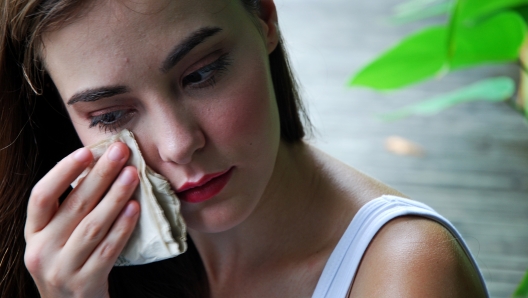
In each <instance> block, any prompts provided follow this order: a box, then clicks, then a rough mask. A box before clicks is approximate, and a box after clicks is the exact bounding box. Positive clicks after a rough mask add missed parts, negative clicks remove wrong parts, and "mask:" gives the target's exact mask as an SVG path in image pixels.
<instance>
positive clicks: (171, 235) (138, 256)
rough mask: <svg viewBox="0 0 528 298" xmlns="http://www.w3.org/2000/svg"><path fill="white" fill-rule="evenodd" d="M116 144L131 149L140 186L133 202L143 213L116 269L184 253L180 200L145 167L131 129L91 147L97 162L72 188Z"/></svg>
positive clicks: (183, 231)
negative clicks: (119, 143)
mask: <svg viewBox="0 0 528 298" xmlns="http://www.w3.org/2000/svg"><path fill="white" fill-rule="evenodd" d="M116 141H121V142H123V143H125V144H126V145H127V146H128V148H130V158H129V159H128V162H127V165H132V166H134V167H136V169H137V170H138V174H139V186H138V188H137V189H136V191H135V193H134V195H133V199H135V200H137V201H138V202H139V204H140V206H141V212H140V215H139V220H138V223H137V225H136V228H135V229H134V231H133V232H132V235H131V236H130V239H129V240H128V243H127V244H126V246H125V248H124V249H123V251H122V252H121V255H120V256H119V258H118V259H117V262H116V263H115V266H128V265H141V264H147V263H152V262H156V261H161V260H164V259H168V258H172V257H175V256H177V255H179V254H182V253H183V252H185V250H186V249H187V243H186V226H185V223H184V221H183V218H182V216H181V215H180V201H179V200H178V198H177V197H176V195H175V194H174V192H173V191H172V189H171V187H170V184H169V182H168V181H167V180H166V179H165V178H164V177H163V176H161V175H159V174H157V173H155V172H154V171H152V169H150V168H149V167H148V166H147V165H146V164H145V160H144V159H143V156H142V155H141V152H140V151H139V147H138V144H137V142H136V140H135V139H134V135H133V134H132V132H130V131H129V130H126V129H125V130H123V131H121V132H120V133H119V134H116V135H114V136H112V137H110V138H109V139H106V140H103V141H101V142H99V143H97V144H95V145H92V146H89V147H88V148H89V149H90V150H91V151H92V154H93V155H94V163H93V164H92V165H91V166H90V167H89V168H87V169H86V170H85V171H84V172H83V173H82V174H81V175H80V176H79V177H78V178H77V179H76V180H75V181H74V182H73V183H72V187H76V186H77V184H78V183H79V182H80V180H81V179H82V178H83V177H85V176H86V175H87V174H88V172H89V171H90V170H91V169H92V167H93V165H95V162H96V161H97V160H98V159H99V158H100V157H101V156H102V155H103V153H104V152H105V151H106V149H108V147H109V146H110V145H111V144H113V143H114V142H116Z"/></svg>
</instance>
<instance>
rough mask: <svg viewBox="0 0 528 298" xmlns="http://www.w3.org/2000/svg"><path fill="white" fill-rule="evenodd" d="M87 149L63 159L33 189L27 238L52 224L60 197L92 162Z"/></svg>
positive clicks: (29, 206)
mask: <svg viewBox="0 0 528 298" xmlns="http://www.w3.org/2000/svg"><path fill="white" fill-rule="evenodd" d="M92 159H93V156H92V153H91V152H90V150H88V149H87V148H80V149H78V150H77V151H75V152H73V153H72V154H70V155H68V156H67V157H65V158H64V159H62V160H61V161H60V162H59V163H58V164H57V165H56V166H55V167H54V168H53V169H51V171H49V172H48V173H47V174H46V175H45V176H44V177H43V178H42V179H41V180H40V181H39V182H38V183H37V184H36V185H35V187H34V188H33V190H32V192H31V196H30V198H29V203H28V209H27V220H26V227H25V235H26V238H27V237H28V236H29V235H32V234H34V233H36V232H39V231H40V230H42V229H43V228H44V227H46V225H47V224H48V223H49V222H50V220H51V219H52V217H53V216H54V214H55V212H56V211H57V208H58V205H59V197H60V196H61V195H62V194H63V193H64V192H65V191H66V190H67V189H68V187H69V186H70V184H71V182H72V181H73V180H75V178H77V177H78V176H79V175H80V174H81V173H82V171H84V169H86V167H88V165H89V164H90V163H91V162H92Z"/></svg>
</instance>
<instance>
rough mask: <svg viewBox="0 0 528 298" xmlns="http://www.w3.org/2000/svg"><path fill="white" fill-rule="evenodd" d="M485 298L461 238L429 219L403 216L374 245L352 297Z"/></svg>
mask: <svg viewBox="0 0 528 298" xmlns="http://www.w3.org/2000/svg"><path fill="white" fill-rule="evenodd" d="M395 293H398V294H397V296H404V297H415V296H416V297H418V296H420V297H436V296H441V297H445V296H449V297H467V295H468V294H471V297H486V293H485V289H484V287H483V285H482V282H481V280H480V276H479V273H478V271H477V269H476V268H475V267H474V265H473V264H472V262H471V260H470V256H468V255H467V254H466V252H465V250H464V249H463V248H462V246H461V244H460V243H459V241H458V240H457V239H456V237H455V236H454V235H453V234H452V233H451V232H450V231H448V230H447V229H446V228H445V227H444V226H443V225H441V224H439V223H438V222H436V221H433V220H431V219H428V218H424V217H419V216H403V217H398V218H395V219H393V220H391V221H389V222H388V223H387V224H385V225H384V226H383V227H382V228H381V229H380V230H379V231H378V233H377V234H376V236H375V237H374V238H373V240H372V241H371V242H370V244H369V246H368V249H367V250H366V252H365V254H364V256H363V259H362V261H361V264H360V267H359V268H358V271H357V274H356V276H355V279H354V281H353V287H352V291H351V294H350V297H356V296H357V297H371V296H376V297H394V295H395Z"/></svg>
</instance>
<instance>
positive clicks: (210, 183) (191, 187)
mask: <svg viewBox="0 0 528 298" xmlns="http://www.w3.org/2000/svg"><path fill="white" fill-rule="evenodd" d="M232 172H233V168H229V170H227V171H224V172H220V173H213V174H208V175H205V176H203V177H202V178H201V179H200V180H198V181H197V182H186V183H184V184H183V185H182V186H181V187H180V188H179V189H178V191H177V192H176V195H177V196H178V198H179V199H180V200H182V201H185V202H189V203H200V202H203V201H207V200H209V199H210V198H212V197H214V196H215V195H217V194H218V193H219V192H220V191H222V189H224V186H225V185H226V184H227V182H229V179H230V178H231V173H232Z"/></svg>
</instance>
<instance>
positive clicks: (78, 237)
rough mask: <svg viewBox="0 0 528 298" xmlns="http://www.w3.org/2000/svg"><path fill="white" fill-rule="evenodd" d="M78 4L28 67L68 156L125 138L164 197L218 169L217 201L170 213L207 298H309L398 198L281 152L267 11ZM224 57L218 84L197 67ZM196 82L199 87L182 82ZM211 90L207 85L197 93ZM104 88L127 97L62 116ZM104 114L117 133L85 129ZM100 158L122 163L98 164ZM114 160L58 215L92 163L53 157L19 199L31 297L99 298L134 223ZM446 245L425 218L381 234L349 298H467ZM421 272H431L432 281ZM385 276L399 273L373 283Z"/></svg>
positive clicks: (298, 148) (299, 153)
mask: <svg viewBox="0 0 528 298" xmlns="http://www.w3.org/2000/svg"><path fill="white" fill-rule="evenodd" d="M93 4H94V5H91V6H89V8H86V11H84V13H83V14H82V16H81V17H79V18H78V19H77V20H76V21H75V22H73V23H70V24H67V25H65V26H64V27H63V28H61V29H59V30H57V31H53V32H49V33H47V34H46V35H45V36H44V47H43V52H42V57H43V62H44V64H45V66H46V69H47V71H48V73H49V74H50V76H51V78H52V79H53V82H54V83H55V85H56V86H57V89H58V91H59V93H60V95H61V97H62V99H63V101H64V103H65V106H66V108H67V110H68V113H69V114H70V117H71V119H72V122H73V124H74V126H75V128H76V130H77V133H78V134H79V137H80V138H81V140H82V142H83V143H84V144H85V145H89V144H92V143H95V142H97V141H100V140H102V139H105V138H107V137H109V136H110V135H112V134H113V133H115V132H116V131H118V130H121V129H123V128H128V129H130V130H132V131H133V132H134V134H135V136H136V138H137V140H138V144H139V146H140V149H141V151H142V152H143V155H144V157H145V159H146V162H147V164H148V165H149V166H150V167H151V168H153V169H154V170H155V171H157V172H159V173H160V174H162V175H164V176H165V177H167V178H168V179H169V181H170V183H171V185H172V187H173V188H174V189H178V188H180V187H181V186H182V185H183V184H184V183H185V182H187V181H196V180H197V179H199V178H200V177H201V176H203V175H205V174H210V173H216V172H221V171H225V170H227V169H230V168H233V174H232V177H231V179H230V180H229V182H228V184H227V185H226V187H225V188H224V189H223V190H222V191H221V192H220V193H219V194H218V195H217V196H215V197H214V198H212V199H210V200H208V201H205V202H202V203H187V202H182V214H183V216H184V218H185V220H186V222H187V224H188V227H189V233H190V235H191V237H192V238H193V240H194V242H195V244H196V246H197V249H198V251H199V253H200V256H201V258H202V260H203V263H204V265H205V269H206V272H207V275H208V280H209V286H210V289H211V296H212V297H264V296H265V297H269V296H277V297H310V296H311V294H312V293H313V290H314V289H315V285H316V284H317V281H318V278H319V276H320V274H321V272H322V270H323V267H324V265H325V263H326V261H327V259H328V257H329V255H330V253H331V252H332V250H333V248H334V247H335V245H336V244H337V242H338V241H339V239H340V238H341V236H342V234H343V232H344V231H345V229H346V228H347V226H348V224H349V223H350V221H351V219H352V218H353V216H354V215H355V214H356V212H357V211H358V210H359V209H360V208H361V206H362V205H364V204H365V203H366V202H368V201H369V200H371V199H373V198H376V197H379V196H381V195H383V194H394V195H400V196H402V195H401V194H400V193H398V192H397V191H395V190H392V189H390V188H388V187H387V186H385V185H383V184H381V183H379V182H377V181H375V180H373V179H371V178H369V177H367V176H365V175H363V174H361V173H359V172H358V171H356V170H354V169H352V168H350V167H348V166H346V165H344V164H343V163H341V162H339V161H337V160H335V159H333V158H331V157H329V156H327V155H326V154H324V153H322V152H320V151H319V150H317V149H315V148H313V147H311V146H309V145H307V144H305V143H303V142H300V143H298V144H293V145H292V144H287V143H285V142H283V141H282V140H281V139H280V132H279V122H278V121H279V119H278V112H277V107H276V104H275V95H274V93H273V86H272V83H271V77H270V71H269V66H268V62H267V61H268V60H267V55H268V54H269V53H271V52H272V51H273V50H274V49H275V47H276V45H277V41H278V31H277V30H278V29H277V25H276V24H277V13H276V9H275V5H274V3H273V1H272V0H264V1H262V10H261V13H260V15H259V17H260V19H257V20H256V21H255V19H252V18H251V17H250V16H249V14H248V13H247V12H246V11H245V10H244V8H243V7H242V5H241V4H240V3H239V1H237V0H224V1H219V0H181V1H169V2H167V1H160V0H145V1H95V2H94V3H93ZM212 27H215V28H216V27H218V28H221V31H219V33H217V34H215V35H213V36H212V37H210V38H207V39H206V40H204V42H203V43H201V44H200V45H198V46H197V47H196V48H194V49H193V50H191V51H190V52H189V53H188V54H187V55H186V56H185V57H184V58H183V59H182V60H181V61H180V62H179V63H178V64H176V65H175V66H174V67H172V68H170V69H167V70H165V71H162V70H160V65H163V61H165V59H166V57H167V55H168V53H170V52H171V50H172V49H173V48H174V46H175V45H177V44H179V43H181V42H182V41H183V40H185V39H186V38H187V37H188V35H189V32H196V30H198V29H200V28H212ZM224 54H227V57H228V61H229V63H227V65H224V66H225V69H222V70H218V69H217V70H214V71H212V72H205V74H204V71H203V67H204V66H206V65H211V64H212V63H215V61H219V60H221V57H223V55H224ZM200 71H201V75H200V76H198V77H199V78H200V80H199V81H201V82H198V83H196V80H194V81H192V82H193V83H192V84H190V83H188V82H189V80H188V79H189V76H191V77H193V75H194V78H196V76H195V75H196V72H200ZM211 75H214V76H215V84H210V83H207V82H206V83H204V81H205V80H206V79H207V78H210V76H211ZM105 86H110V87H111V86H124V87H125V89H126V92H124V93H122V94H118V95H115V96H111V97H107V98H103V99H100V100H97V101H92V102H77V103H71V102H70V99H71V98H72V96H74V95H75V94H78V93H79V92H83V91H86V90H93V89H94V88H101V87H105ZM69 102H70V103H69ZM116 111H122V113H120V114H119V115H121V116H123V115H125V116H124V117H123V118H122V119H125V120H123V121H121V122H120V123H119V124H120V125H119V126H112V127H111V128H108V127H107V128H106V129H105V128H104V127H103V128H102V129H101V128H100V127H99V124H100V123H96V125H95V126H93V127H90V126H91V125H90V124H91V123H92V121H93V117H98V116H100V115H102V114H108V113H114V115H115V113H116ZM112 119H113V118H112ZM112 149H116V150H117V151H112ZM111 152H114V153H116V152H120V154H121V158H118V159H117V161H114V160H112V159H111V158H110V156H114V155H112V154H110V153H111ZM128 154H129V153H128V149H127V148H126V146H125V145H124V144H122V143H116V144H114V145H112V147H111V149H110V150H109V151H108V152H107V153H105V155H104V156H103V157H102V158H101V159H100V160H99V161H98V162H97V164H96V166H95V167H94V170H93V171H91V172H90V174H89V175H88V176H87V177H86V178H85V179H84V180H83V181H82V183H81V184H80V186H78V187H77V188H76V189H75V190H74V191H73V193H72V194H71V195H70V196H69V197H68V198H67V199H66V200H65V202H64V203H63V204H62V205H60V206H59V205H58V202H57V200H58V197H59V196H60V194H61V193H62V192H63V191H64V190H65V189H66V188H67V187H68V185H69V184H70V183H71V182H72V181H73V180H74V179H75V178H76V177H77V176H78V175H79V174H80V173H81V172H82V171H83V170H84V168H86V167H87V166H88V164H90V162H91V161H92V158H93V157H92V156H91V153H90V152H89V151H88V150H87V149H79V150H78V151H77V152H75V153H73V154H72V155H70V156H68V157H66V158H65V159H64V160H63V161H61V162H60V163H59V164H58V165H57V166H56V167H55V168H54V169H53V170H52V171H50V172H49V173H48V174H47V175H46V176H45V177H44V178H43V179H42V180H41V181H40V182H39V183H38V184H37V186H36V187H35V189H33V192H32V196H31V198H30V202H29V207H28V220H27V225H26V231H25V236H26V240H27V250H26V255H25V261H26V266H27V268H28V270H29V272H30V273H31V275H32V276H33V278H34V279H35V281H36V283H37V286H38V288H39V291H40V292H41V294H42V296H43V297H71V296H78V297H107V296H108V293H107V289H108V285H107V276H108V273H109V271H110V270H111V268H112V266H113V263H114V262H115V260H116V258H117V256H118V255H119V252H120V251H121V250H122V248H123V246H124V245H125V243H126V240H127V239H128V237H129V236H130V233H131V231H132V230H133V228H134V225H135V223H136V221H137V217H138V213H139V212H140V210H139V206H138V204H137V203H135V202H134V201H129V198H130V196H131V194H132V192H133V190H134V189H135V187H136V186H137V183H138V181H137V180H138V179H137V174H136V171H135V169H134V168H133V167H125V168H123V165H124V163H125V161H126V159H127V157H128ZM114 157H115V156H114ZM118 176H119V177H123V176H125V177H128V179H121V178H117V179H116V177H118ZM123 181H124V182H123ZM125 182H126V183H125ZM107 189H109V191H108V192H107V193H106V194H105V190H107ZM99 201H100V202H99ZM407 220H410V219H407ZM411 236H412V239H413V241H408V240H407V239H410V237H411ZM446 237H447V238H449V237H450V235H449V234H448V233H447V232H446V231H445V230H444V229H443V228H441V227H440V226H439V225H437V224H435V223H433V222H430V221H428V220H425V219H419V220H410V223H408V222H407V221H405V220H404V224H402V221H401V220H399V219H398V220H394V221H392V222H390V223H389V224H387V225H386V226H385V227H384V228H383V229H382V230H381V231H380V233H379V234H378V235H377V236H376V238H375V239H374V241H373V242H372V243H371V246H370V247H369V249H368V250H367V253H366V255H365V257H364V259H363V262H362V265H361V267H360V270H359V271H358V275H357V277H356V280H355V281H354V284H353V285H354V286H353V287H352V291H351V293H350V296H351V297H355V296H359V297H368V296H378V297H379V296H383V295H385V296H391V294H394V293H393V292H391V291H389V290H388V289H395V288H397V289H398V291H399V292H398V293H405V295H403V294H402V296H412V295H416V296H418V294H420V296H423V295H427V296H434V295H435V294H438V293H439V292H437V291H438V289H445V288H447V287H449V289H451V292H450V294H452V296H455V297H456V296H462V295H465V296H467V294H468V293H477V294H478V293H479V292H478V290H479V287H480V285H479V284H478V280H477V279H476V278H475V277H476V275H475V271H474V269H471V267H470V266H469V265H468V261H467V257H466V256H465V255H464V254H463V253H461V251H460V248H459V247H458V245H457V244H453V242H452V241H447V242H446V241H444V240H445V239H447V238H446ZM417 243H419V245H418V244H417ZM446 243H448V244H446ZM391 247H403V248H404V249H400V250H397V251H396V252H395V251H393V250H391V249H389V248H391ZM417 251H418V252H422V254H416V252H417ZM429 251H434V252H435V253H433V254H430V255H429V254H428V252H429ZM422 256H423V257H422ZM386 260H391V262H388V263H386V262H384V261H386ZM408 260H412V261H411V262H407V261H408ZM431 260H433V261H434V262H435V264H443V265H442V266H434V267H433V266H431V265H430V264H431V263H430V262H431ZM386 272H402V274H399V275H396V274H394V275H391V276H394V278H387V276H386V275H387V274H386ZM439 274H441V275H442V276H445V278H443V279H440V280H439V279H438V278H437V277H438V275H439ZM396 277H398V278H396ZM432 284H434V286H430V285H432ZM468 284H469V285H468ZM374 289H387V290H383V291H382V290H379V291H378V292H372V291H373V290H374ZM380 291H382V292H380ZM468 291H473V292H468ZM380 293H381V295H378V294H380ZM407 294H409V295H407ZM391 297H392V296H391Z"/></svg>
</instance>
